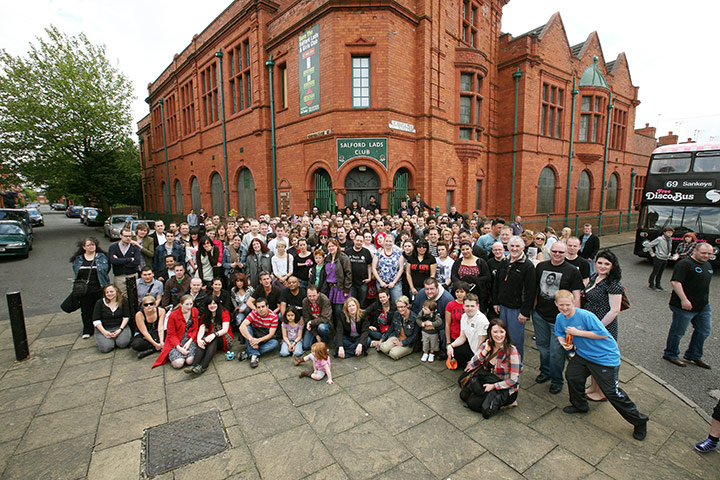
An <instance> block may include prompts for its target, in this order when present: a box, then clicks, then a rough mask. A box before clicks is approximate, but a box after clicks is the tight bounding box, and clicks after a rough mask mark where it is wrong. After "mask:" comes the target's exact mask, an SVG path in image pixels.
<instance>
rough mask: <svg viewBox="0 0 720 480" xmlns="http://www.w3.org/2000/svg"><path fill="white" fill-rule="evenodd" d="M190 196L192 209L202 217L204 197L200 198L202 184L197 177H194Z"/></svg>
mask: <svg viewBox="0 0 720 480" xmlns="http://www.w3.org/2000/svg"><path fill="white" fill-rule="evenodd" d="M190 194H191V195H192V208H193V210H195V213H196V214H198V215H200V208H201V207H202V197H201V196H200V182H199V181H198V179H197V177H193V179H192V181H191V182H190Z"/></svg>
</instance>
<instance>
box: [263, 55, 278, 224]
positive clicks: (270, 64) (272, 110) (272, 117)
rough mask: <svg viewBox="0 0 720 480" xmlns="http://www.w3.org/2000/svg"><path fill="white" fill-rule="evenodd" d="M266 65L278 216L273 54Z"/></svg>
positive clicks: (274, 189) (273, 174)
mask: <svg viewBox="0 0 720 480" xmlns="http://www.w3.org/2000/svg"><path fill="white" fill-rule="evenodd" d="M265 66H266V67H268V70H269V73H270V142H271V151H272V182H273V216H274V217H277V215H278V205H277V151H276V150H277V146H276V145H275V88H274V87H275V85H274V82H273V67H275V60H273V56H272V55H270V60H268V61H267V62H265Z"/></svg>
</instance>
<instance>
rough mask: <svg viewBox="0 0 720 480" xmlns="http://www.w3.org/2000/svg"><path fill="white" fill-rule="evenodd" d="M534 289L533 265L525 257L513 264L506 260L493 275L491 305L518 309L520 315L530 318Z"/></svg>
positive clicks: (535, 283) (535, 284) (535, 285)
mask: <svg viewBox="0 0 720 480" xmlns="http://www.w3.org/2000/svg"><path fill="white" fill-rule="evenodd" d="M536 288H537V282H536V279H535V265H533V263H532V262H531V261H530V260H528V258H527V257H526V256H525V255H523V256H522V257H520V258H519V259H518V260H517V261H515V262H513V263H510V260H509V259H507V258H506V259H505V260H503V261H502V262H500V266H499V267H498V271H497V273H496V275H495V283H494V287H493V296H492V298H493V304H494V305H503V306H505V307H507V308H513V309H520V313H521V314H523V315H524V316H526V317H530V315H531V314H532V309H533V304H534V302H535V293H536V292H535V290H536Z"/></svg>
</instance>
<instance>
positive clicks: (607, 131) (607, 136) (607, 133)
mask: <svg viewBox="0 0 720 480" xmlns="http://www.w3.org/2000/svg"><path fill="white" fill-rule="evenodd" d="M612 109H613V104H612V90H611V91H610V99H609V101H608V107H607V110H608V111H607V126H606V127H605V155H604V158H603V173H602V183H601V184H600V185H601V187H602V189H601V190H600V219H599V220H598V235H602V221H603V211H604V210H605V172H606V171H607V160H608V143H609V141H610V114H611V113H612Z"/></svg>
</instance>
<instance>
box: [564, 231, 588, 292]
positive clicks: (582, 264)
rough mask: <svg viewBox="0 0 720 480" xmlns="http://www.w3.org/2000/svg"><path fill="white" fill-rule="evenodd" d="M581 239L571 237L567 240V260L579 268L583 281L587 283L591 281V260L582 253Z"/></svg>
mask: <svg viewBox="0 0 720 480" xmlns="http://www.w3.org/2000/svg"><path fill="white" fill-rule="evenodd" d="M579 251H580V239H579V238H577V237H570V238H568V240H567V254H565V261H566V262H568V263H571V264H572V265H574V266H575V268H577V269H578V270H580V275H581V276H582V281H583V283H584V284H585V285H587V284H588V283H589V282H590V262H589V261H588V260H586V259H584V258H583V257H581V256H580V255H578V252H579Z"/></svg>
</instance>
